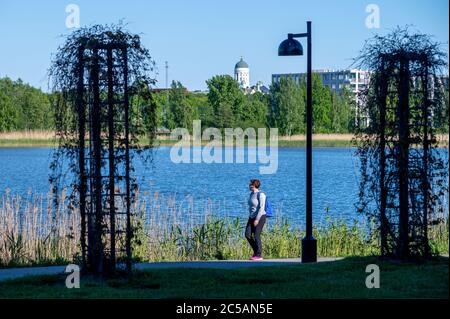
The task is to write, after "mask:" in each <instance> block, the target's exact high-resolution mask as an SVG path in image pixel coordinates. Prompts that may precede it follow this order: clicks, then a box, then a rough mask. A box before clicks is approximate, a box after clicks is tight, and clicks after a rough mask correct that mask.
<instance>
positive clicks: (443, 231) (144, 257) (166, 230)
mask: <svg viewBox="0 0 450 319" xmlns="http://www.w3.org/2000/svg"><path fill="white" fill-rule="evenodd" d="M60 196H61V198H60V202H61V203H64V202H65V194H64V193H62V194H61V195H60ZM195 207H196V206H195V205H194V199H193V198H191V199H189V200H187V202H186V201H185V200H184V201H183V203H181V202H179V201H177V198H176V197H175V196H165V195H162V194H160V193H158V192H153V193H150V192H143V193H140V194H138V196H137V200H136V202H135V203H134V205H133V207H132V211H133V214H134V215H133V219H132V221H133V226H134V228H135V237H134V239H133V254H134V259H135V260H136V261H143V262H144V261H149V262H150V261H190V260H211V259H219V260H221V259H247V258H248V257H249V256H250V255H251V250H250V247H249V245H248V243H247V240H246V239H245V237H244V236H243V234H244V228H245V225H246V222H247V219H246V218H241V217H233V216H228V215H227V214H226V212H224V210H225V209H224V208H223V207H221V206H220V204H218V203H214V202H212V201H208V202H207V203H206V204H205V205H203V206H202V207H203V211H201V212H199V211H197V209H196V208H195ZM219 215H220V216H219ZM373 230H374V225H373V224H371V223H363V222H360V221H357V220H355V221H353V222H352V223H348V222H345V221H344V220H343V219H337V218H332V217H331V216H330V215H329V214H328V215H326V218H325V219H324V220H323V222H322V223H320V224H319V225H317V226H316V228H314V236H315V237H316V238H317V244H318V255H319V256H370V255H376V254H378V253H379V243H378V237H377V236H376V232H374V231H373ZM429 236H430V245H431V247H432V249H433V252H434V253H436V254H448V250H449V223H448V218H447V220H446V221H445V223H441V224H438V225H434V226H432V227H430V232H429ZM79 237H80V218H79V214H78V211H77V209H76V208H73V207H72V208H68V207H67V205H60V206H59V207H55V206H54V202H53V194H52V193H51V192H50V193H48V194H46V195H33V194H32V193H29V194H28V195H27V196H25V197H21V196H19V195H13V194H11V193H10V192H9V191H7V192H6V193H5V194H4V195H3V196H2V198H1V202H0V267H14V266H30V265H49V264H65V263H68V262H73V261H74V260H75V261H76V260H77V259H78V258H79V254H80V247H79ZM303 237H304V231H303V229H302V228H301V227H299V226H295V225H292V223H291V222H290V221H289V219H287V218H285V217H283V216H282V212H281V211H280V210H279V209H277V208H276V209H275V216H274V217H273V218H270V219H268V221H267V226H266V227H265V229H264V231H263V233H262V240H263V253H264V257H265V258H293V257H300V256H301V249H300V247H301V239H302V238H303Z"/></svg>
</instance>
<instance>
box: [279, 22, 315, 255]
mask: <svg viewBox="0 0 450 319" xmlns="http://www.w3.org/2000/svg"><path fill="white" fill-rule="evenodd" d="M294 38H307V41H308V46H307V63H308V66H307V73H306V236H305V238H303V239H302V262H303V263H307V262H316V261H317V241H316V239H315V238H314V237H313V233H312V82H311V78H312V69H311V21H308V22H307V32H306V33H297V34H294V33H288V38H287V39H286V40H284V41H283V42H281V43H280V46H279V47H278V55H279V56H298V55H303V47H302V45H301V43H300V42H298V41H297V40H295V39H294Z"/></svg>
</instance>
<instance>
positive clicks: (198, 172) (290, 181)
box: [0, 147, 363, 224]
mask: <svg viewBox="0 0 450 319" xmlns="http://www.w3.org/2000/svg"><path fill="white" fill-rule="evenodd" d="M354 151H355V149H353V148H314V149H313V219H314V221H315V222H323V221H324V218H325V217H326V215H327V213H325V211H326V210H329V213H328V214H329V215H330V216H332V217H335V218H340V219H343V220H345V221H347V222H350V221H353V220H354V219H358V220H361V219H363V216H360V215H358V214H357V212H356V209H355V204H356V203H357V199H358V181H359V167H358V165H359V161H358V159H357V158H356V157H355V156H354ZM169 152H170V148H168V147H160V148H159V149H158V150H157V151H156V152H155V153H154V157H153V158H154V160H153V164H152V165H150V166H146V167H145V168H144V166H143V164H142V162H140V161H139V160H136V161H135V166H136V172H135V174H136V176H137V177H138V180H139V184H140V189H141V190H142V191H158V192H159V193H160V194H164V195H175V196H176V198H177V202H178V204H179V205H181V206H182V207H183V206H184V205H185V206H187V205H189V201H190V199H193V202H194V203H195V206H194V210H195V212H196V213H197V214H200V215H201V214H203V213H204V211H205V206H206V205H207V203H208V201H209V200H211V201H212V202H213V203H214V205H215V206H216V207H218V208H219V213H220V214H226V215H229V216H241V217H247V216H248V213H247V206H246V205H247V196H248V182H249V180H250V179H251V178H258V179H260V180H261V182H262V187H261V189H262V190H263V191H264V192H266V194H267V195H268V196H269V198H270V200H271V201H272V203H273V206H274V207H275V210H276V214H278V215H279V216H286V217H287V218H289V220H292V221H295V222H298V223H300V224H303V222H304V216H305V200H306V199H305V164H306V156H305V150H304V148H280V149H279V150H278V152H279V153H278V170H277V172H276V173H275V174H271V175H261V174H260V173H259V167H260V166H261V164H260V163H256V164H248V163H245V164H204V163H203V164H175V163H173V162H172V161H171V160H170V156H169ZM51 154H52V149H50V148H0V176H2V178H1V179H0V195H1V194H4V193H5V190H6V189H7V188H9V189H10V192H11V193H13V194H21V195H25V194H27V193H28V194H29V193H33V194H46V193H47V192H48V191H49V189H50V184H49V182H48V176H49V173H50V170H49V164H50V161H51Z"/></svg>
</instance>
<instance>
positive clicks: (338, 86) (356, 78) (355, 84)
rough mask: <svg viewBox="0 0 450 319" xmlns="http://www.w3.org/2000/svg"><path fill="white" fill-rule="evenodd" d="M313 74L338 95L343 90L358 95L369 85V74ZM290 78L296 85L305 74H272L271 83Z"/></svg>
mask: <svg viewBox="0 0 450 319" xmlns="http://www.w3.org/2000/svg"><path fill="white" fill-rule="evenodd" d="M313 73H315V74H319V76H320V78H321V80H322V83H323V85H325V86H328V87H329V88H330V89H331V90H333V91H334V92H336V93H340V92H341V91H342V90H343V89H344V88H346V89H348V90H349V91H350V92H353V93H355V95H356V93H359V92H361V91H362V90H364V89H365V88H366V87H367V85H368V84H369V72H368V71H363V70H358V69H352V70H313ZM289 76H291V77H292V78H293V80H294V81H296V82H297V83H298V82H299V81H300V80H301V79H302V78H304V77H306V73H287V74H272V83H278V82H279V81H280V79H281V78H287V77H289Z"/></svg>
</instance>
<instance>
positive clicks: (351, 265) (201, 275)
mask: <svg viewBox="0 0 450 319" xmlns="http://www.w3.org/2000/svg"><path fill="white" fill-rule="evenodd" d="M448 262H449V260H448V257H440V258H438V259H436V260H433V261H428V262H426V263H423V264H414V263H398V262H390V261H382V260H380V259H378V258H375V257H350V258H346V259H343V260H339V261H335V262H327V263H318V264H304V265H293V266H277V267H256V268H244V269H234V270H223V269H179V268H178V269H157V270H146V271H140V272H136V273H135V275H134V276H133V277H132V278H131V279H130V280H127V279H124V278H115V279H108V280H104V281H99V280H94V279H92V278H81V288H80V289H67V288H66V287H65V284H64V282H65V277H64V276H62V275H60V276H39V277H28V278H23V279H16V280H11V281H6V282H0V298H202V299H203V298H448V297H449V291H448V284H449V278H448V269H449V263H448ZM368 264H377V265H378V266H379V267H380V288H379V289H375V288H373V289H368V288H366V286H365V280H366V276H367V275H368V274H367V273H366V272H365V269H366V266H367V265H368Z"/></svg>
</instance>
